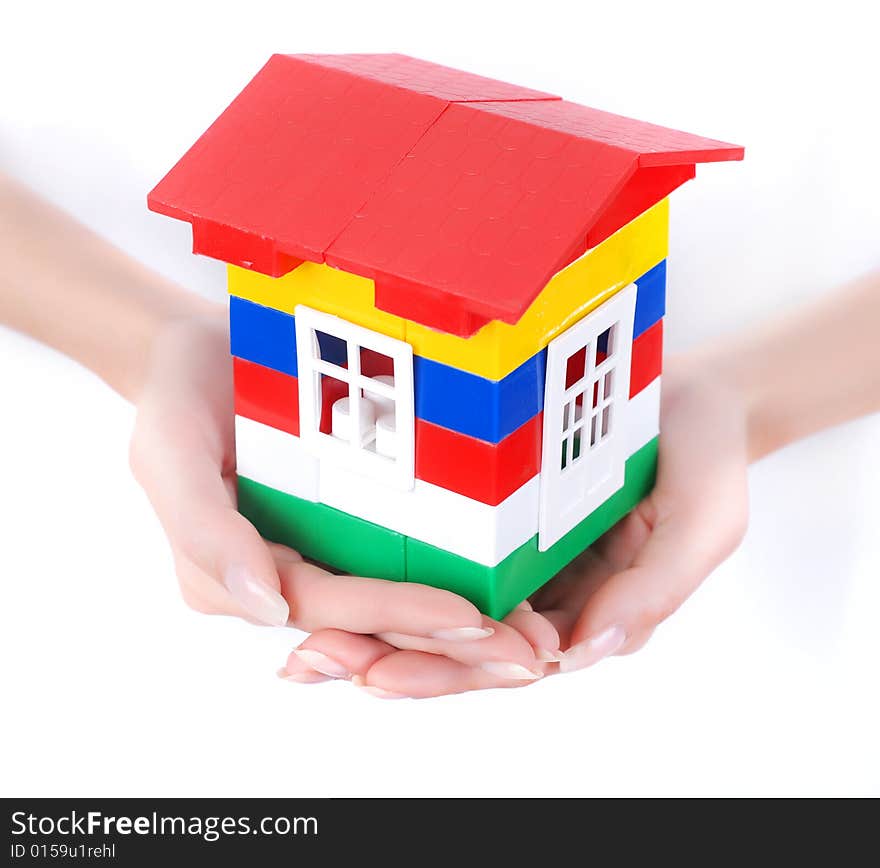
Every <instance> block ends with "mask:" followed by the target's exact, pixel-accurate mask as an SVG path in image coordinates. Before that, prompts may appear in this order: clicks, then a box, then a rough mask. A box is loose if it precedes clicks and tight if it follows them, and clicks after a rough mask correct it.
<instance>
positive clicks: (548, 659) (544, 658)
mask: <svg viewBox="0 0 880 868" xmlns="http://www.w3.org/2000/svg"><path fill="white" fill-rule="evenodd" d="M562 658H563V654H562V652H561V651H550V650H549V649H548V648H535V660H537V661H538V663H559V662H561V661H562Z"/></svg>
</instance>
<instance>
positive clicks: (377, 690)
mask: <svg viewBox="0 0 880 868" xmlns="http://www.w3.org/2000/svg"><path fill="white" fill-rule="evenodd" d="M351 683H352V684H354V686H355V687H357V688H358V689H359V690H363V692H364V693H369V694H370V696H375V697H376V698H377V699H409V697H408V696H406V695H405V694H403V693H395V692H394V691H393V690H385V689H384V688H382V687H374V686H373V685H372V684H367V683H366V682H365V681H364V679H363V677H361V676H359V675H356V676H355V677H354V678H352V679H351Z"/></svg>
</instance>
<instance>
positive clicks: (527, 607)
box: [516, 600, 535, 612]
mask: <svg viewBox="0 0 880 868" xmlns="http://www.w3.org/2000/svg"><path fill="white" fill-rule="evenodd" d="M516 608H517V609H521V610H522V611H523V612H534V611H535V610H534V609H533V608H532V604H531V603H530V602H529V601H528V600H523V601H522V602H521V603H520V604H519V605H518V606H517V607H516Z"/></svg>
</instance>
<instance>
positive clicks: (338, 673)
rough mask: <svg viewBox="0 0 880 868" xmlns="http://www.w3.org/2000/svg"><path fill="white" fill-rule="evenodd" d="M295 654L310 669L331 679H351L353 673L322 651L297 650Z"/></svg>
mask: <svg viewBox="0 0 880 868" xmlns="http://www.w3.org/2000/svg"><path fill="white" fill-rule="evenodd" d="M293 653H294V654H296V656H297V657H298V658H299V659H300V660H302V662H303V663H305V664H306V666H308V667H309V668H310V669H314V670H315V672H320V673H321V674H322V675H326V676H328V677H329V678H350V677H351V673H350V672H349V671H348V669H346V667H345V666H343V665H342V664H341V663H339V662H337V661H336V660H334V659H333V658H332V657H328V656H327V655H326V654H322V653H321V652H320V651H314V650H313V649H311V648H297V649H296V650H294V652H293Z"/></svg>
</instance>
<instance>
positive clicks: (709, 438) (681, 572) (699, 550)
mask: <svg viewBox="0 0 880 868" xmlns="http://www.w3.org/2000/svg"><path fill="white" fill-rule="evenodd" d="M685 409H688V408H685ZM665 419H666V422H667V424H666V428H665V432H664V437H665V442H664V440H663V439H662V438H661V449H660V465H659V472H658V478H657V486H656V488H655V490H654V492H653V493H652V494H651V495H650V496H649V498H648V501H647V502H646V504H645V505H646V506H647V507H648V509H647V510H646V512H648V513H653V516H652V518H653V521H651V522H650V524H651V525H652V527H651V531H650V533H649V535H648V538H647V540H646V541H645V542H644V543H643V544H642V545H641V547H640V548H639V549H638V551H637V552H636V554H635V557H634V558H633V560H632V561H631V563H630V564H628V565H627V566H626V568H624V569H620V570H618V571H616V572H614V573H613V574H612V575H611V576H610V577H609V578H608V579H607V580H606V581H605V582H603V584H602V585H601V586H600V587H598V588H597V589H596V590H595V592H594V593H593V594H592V595H591V596H590V597H589V599H588V600H587V601H586V603H585V605H584V607H583V609H582V611H581V613H580V616H579V617H578V619H577V622H576V623H575V625H574V629H573V631H572V636H571V642H572V645H571V647H570V649H569V650H568V651H567V652H566V659H565V660H563V662H562V663H561V664H560V669H561V670H562V671H570V670H573V669H580V668H583V667H584V666H589V665H591V664H592V663H596V662H597V661H598V660H600V659H602V658H603V657H606V656H608V655H610V654H619V653H628V652H630V651H635V650H636V649H637V648H639V647H640V646H641V645H642V644H644V642H645V641H647V639H648V637H649V636H650V635H651V632H652V631H653V630H654V629H655V628H656V627H657V625H658V624H660V623H661V622H662V621H664V620H665V619H666V618H668V617H669V616H670V615H671V614H672V613H673V612H675V611H676V609H678V607H679V606H681V604H682V603H683V602H684V601H685V600H686V599H687V598H688V597H689V596H690V595H691V594H692V593H693V592H694V591H695V590H696V588H697V587H698V586H699V585H700V583H701V582H702V581H703V579H705V578H706V576H708V575H709V573H711V572H712V570H714V569H715V567H717V566H718V564H720V563H721V562H722V561H723V560H724V559H725V558H726V557H728V555H730V554H731V553H732V552H733V551H734V550H735V549H736V547H737V545H738V544H739V542H740V540H741V539H742V537H743V535H744V533H745V528H746V520H747V514H748V493H747V487H746V472H745V471H746V456H745V451H744V445H743V443H744V438H742V437H741V436H739V432H738V425H737V424H736V421H737V420H735V419H734V420H729V422H728V420H726V417H725V416H724V415H723V414H721V413H718V412H716V413H709V412H706V408H705V407H704V406H703V405H702V404H700V405H699V406H698V408H697V411H695V412H682V411H681V407H680V405H679V406H677V407H673V412H672V413H669V414H667V416H666V417H665ZM719 419H720V420H721V421H722V422H724V424H719V423H718V420H719Z"/></svg>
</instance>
